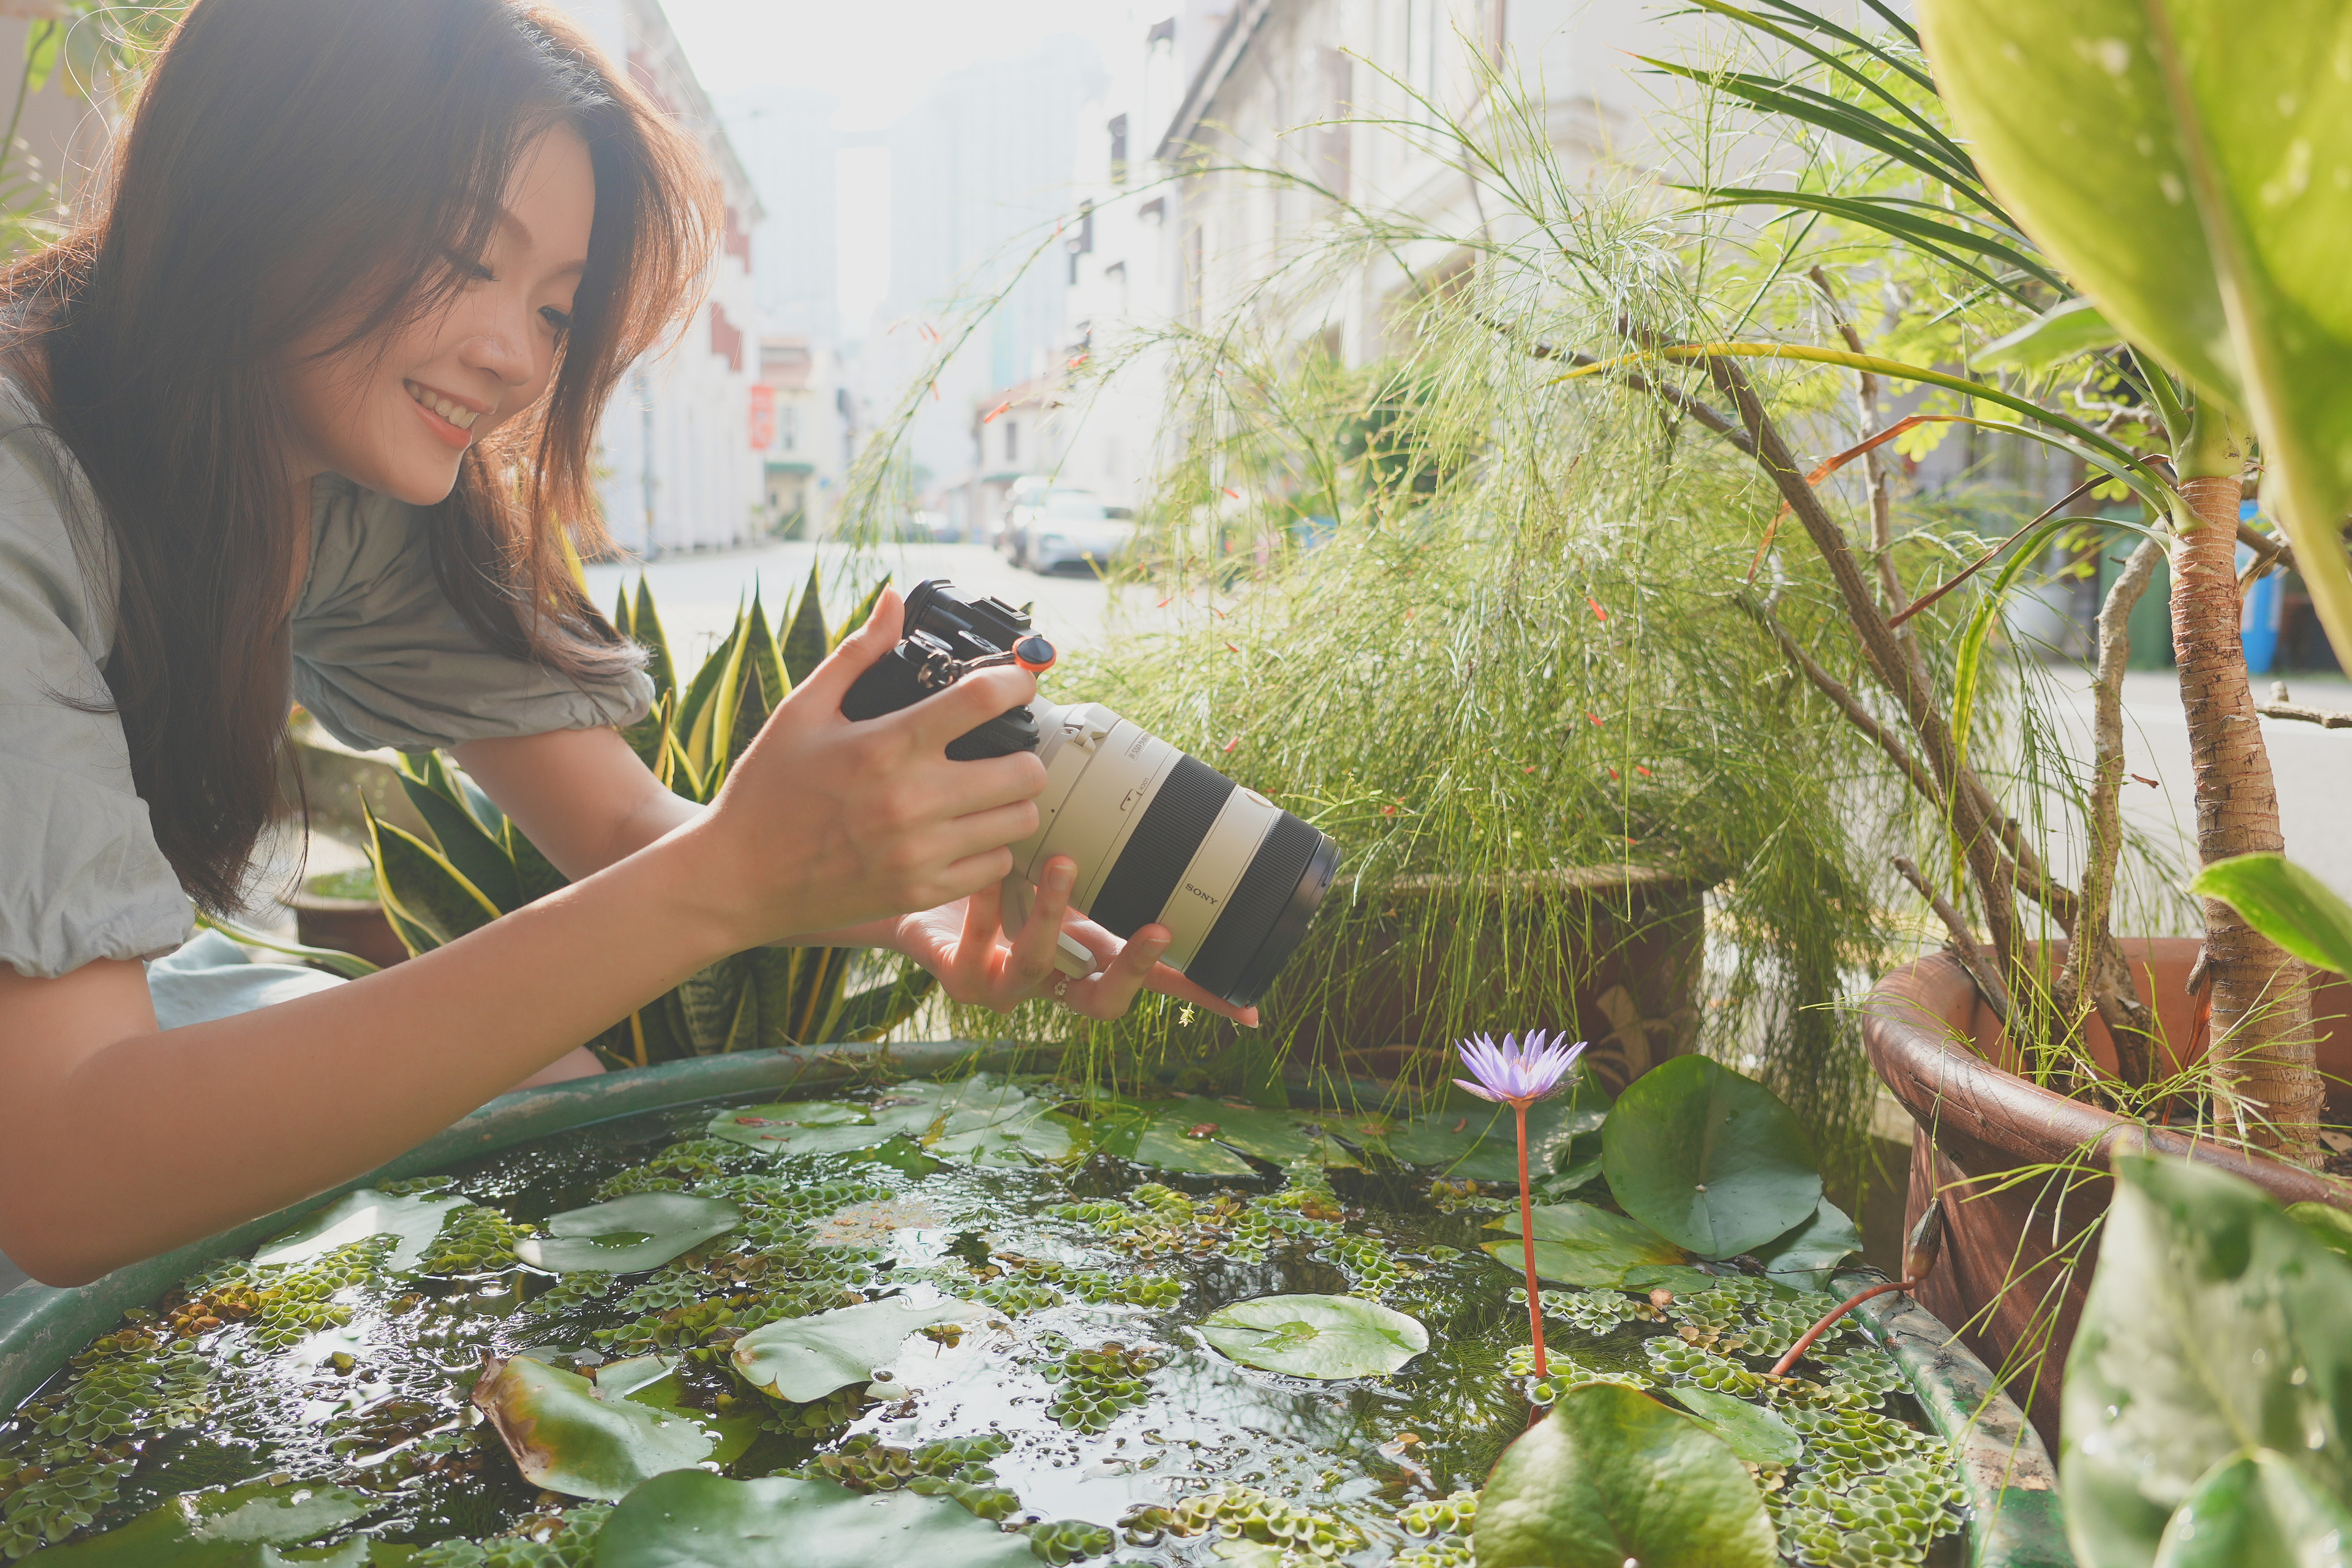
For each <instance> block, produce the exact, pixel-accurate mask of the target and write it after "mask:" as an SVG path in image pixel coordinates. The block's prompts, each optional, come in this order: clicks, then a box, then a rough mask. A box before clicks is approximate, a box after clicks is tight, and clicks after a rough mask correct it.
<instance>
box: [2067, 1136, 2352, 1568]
mask: <svg viewBox="0 0 2352 1568" xmlns="http://www.w3.org/2000/svg"><path fill="white" fill-rule="evenodd" d="M2114 1169H2115V1176H2116V1191H2115V1201H2114V1203H2113V1205H2112V1206H2110V1207H2109V1209H2108V1210H2107V1216H2106V1222H2105V1228H2104V1229H2103V1230H2102V1231H2101V1233H2100V1237H2099V1268H2098V1272H2097V1274H2096V1275H2095V1277H2094V1278H2093V1279H2092V1281H2091V1289H2090V1294H2089V1296H2088V1298H2087V1299H2086V1300H2085V1301H2084V1307H2083V1319H2082V1327H2081V1328H2080V1330H2079V1331H2077V1332H2076V1334H2075V1338H2074V1349H2073V1351H2072V1352H2070V1353H2069V1354H2068V1356H2067V1358H2066V1381H2065V1385H2064V1392H2063V1396H2062V1399H2061V1419H2062V1429H2063V1433H2064V1442H2063V1457H2062V1458H2061V1460H2060V1464H2059V1469H2058V1478H2059V1486H2060V1489H2061V1491H2062V1493H2063V1500H2064V1502H2065V1507H2066V1530H2067V1535H2068V1537H2069V1539H2070V1540H2071V1541H2072V1542H2074V1552H2075V1555H2076V1556H2077V1557H2078V1558H2079V1559H2080V1560H2081V1561H2082V1563H2083V1564H2084V1568H2147V1564H2148V1563H2150V1562H2152V1561H2153V1560H2154V1559H2155V1556H2156V1553H2157V1551H2158V1545H2159V1542H2160V1540H2161V1538H2162V1537H2163V1535H2164V1533H2165V1530H2166V1526H2167V1523H2168V1521H2169V1520H2171V1518H2172V1517H2173V1514H2174V1513H2175V1511H2176V1510H2179V1508H2180V1507H2181V1506H2182V1505H2183V1504H2184V1503H2187V1502H2188V1501H2189V1499H2190V1497H2191V1495H2192V1494H2194V1493H2195V1492H2196V1491H2197V1490H2198V1489H2199V1487H2200V1484H2201V1483H2202V1482H2203V1481H2204V1480H2205V1479H2206V1478H2207V1476H2208V1475H2209V1474H2210V1472H2212V1471H2213V1469H2214V1468H2215V1467H2216V1466H2219V1465H2221V1464H2224V1463H2225V1462H2227V1461H2230V1460H2232V1459H2234V1458H2237V1457H2238V1456H2240V1455H2241V1454H2242V1453H2243V1452H2244V1451H2245V1450H2247V1449H2250V1448H2267V1449H2270V1450H2272V1451H2273V1452H2274V1453H2277V1454H2282V1455H2285V1456H2287V1457H2288V1458H2289V1460H2290V1461H2291V1462H2292V1463H2293V1464H2294V1467H2295V1468H2296V1469H2297V1470H2299V1471H2300V1472H2301V1473H2302V1475H2303V1476H2304V1478H2305V1479H2306V1480H2308V1481H2309V1482H2310V1483H2311V1484H2312V1486H2313V1487H2315V1489H2317V1490H2318V1491H2320V1492H2321V1493H2323V1494H2325V1495H2327V1496H2330V1497H2336V1498H2345V1497H2352V1442H2347V1436H2352V1261H2347V1259H2346V1258H2343V1257H2342V1256H2340V1255H2339V1254H2337V1253H2336V1252H2335V1251H2333V1250H2331V1249H2330V1248H2329V1247H2326V1245H2324V1244H2323V1243H2322V1242H2321V1241H2320V1239H2319V1238H2318V1237H2315V1235H2313V1234H2312V1232H2311V1231H2310V1230H2309V1229H2308V1228H2307V1227H2305V1226H2302V1225H2299V1224H2297V1223H2296V1222H2295V1221H2294V1220H2293V1219H2291V1218H2289V1217H2288V1216H2287V1215H2285V1214H2284V1213H2282V1212H2281V1211H2280V1209H2279V1207H2278V1205H2275V1204H2273V1202H2272V1201H2271V1200H2270V1199H2269V1198H2268V1197H2267V1196H2265V1195H2264V1194H2263V1192H2262V1190H2261V1189H2260V1188H2258V1187H2256V1186H2254V1185H2253V1184H2252V1183H2250V1182H2246V1181H2244V1180H2242V1179H2241V1178H2239V1177H2237V1176H2233V1175H2231V1174H2229V1173H2226V1172H2222V1171H2218V1170H2214V1169H2212V1168H2211V1167H2210V1166H2205V1165H2195V1164H2190V1163H2188V1162H2186V1161H2179V1160H2158V1159H2148V1158H2118V1159H2117V1160H2116V1162H2115V1166H2114ZM2249 1484H2251V1483H2249Z"/></svg>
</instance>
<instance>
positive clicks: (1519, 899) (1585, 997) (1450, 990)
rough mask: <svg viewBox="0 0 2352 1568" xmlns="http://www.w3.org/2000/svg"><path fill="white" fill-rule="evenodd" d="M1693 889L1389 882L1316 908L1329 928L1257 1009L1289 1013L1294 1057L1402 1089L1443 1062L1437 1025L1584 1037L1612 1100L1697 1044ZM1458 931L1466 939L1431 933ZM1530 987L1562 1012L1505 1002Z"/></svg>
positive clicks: (1442, 1029) (1609, 878)
mask: <svg viewBox="0 0 2352 1568" xmlns="http://www.w3.org/2000/svg"><path fill="white" fill-rule="evenodd" d="M1705 900H1706V886H1705V884H1703V883H1701V882H1698V881H1696V880H1693V879H1690V878H1687V877H1684V876H1679V875H1676V874H1675V873H1673V872H1669V871H1664V870H1660V869H1657V868H1651V867H1642V866H1596V867H1572V868H1562V869H1558V870H1550V871H1538V872H1530V873H1525V874H1521V875H1515V876H1512V877H1508V878H1503V877H1480V878H1465V877H1403V878H1399V879H1395V880H1393V881H1391V882H1389V883H1387V884H1385V885H1383V886H1381V887H1379V888H1378V889H1367V890H1366V891H1365V892H1364V893H1363V894H1362V895H1361V896H1360V900H1359V901H1358V902H1357V903H1356V905H1354V906H1353V907H1352V908H1349V909H1346V910H1339V909H1327V910H1324V911H1323V916H1322V918H1323V919H1324V920H1326V921H1332V929H1331V930H1330V931H1328V932H1318V933H1317V938H1318V941H1317V951H1316V952H1314V953H1312V954H1307V953H1302V954H1301V955H1300V957H1299V960H1298V961H1297V962H1295V963H1292V964H1290V965H1289V967H1288V969H1287V970H1286V972H1285V973H1284V975H1283V978H1282V980H1281V982H1279V983H1278V984H1277V985H1276V990H1275V992H1274V994H1272V995H1271V996H1269V997H1268V998H1267V1000H1266V1004H1265V1007H1266V1014H1267V1016H1268V1017H1269V1018H1276V1019H1281V1018H1297V1019H1299V1020H1300V1024H1299V1026H1298V1029H1297V1033H1296V1035H1295V1036H1293V1037H1292V1044H1291V1058H1292V1060H1293V1061H1294V1062H1297V1063H1303V1064H1307V1065H1309V1066H1311V1067H1315V1068H1334V1069H1344V1070H1346V1071H1348V1072H1350V1073H1353V1074H1356V1075H1358V1076H1360V1077H1367V1078H1376V1079H1404V1080H1408V1081H1415V1082H1418V1081H1421V1080H1422V1079H1426V1078H1429V1077H1431V1076H1433V1075H1436V1074H1439V1073H1442V1072H1443V1071H1444V1069H1445V1068H1446V1052H1447V1050H1448V1048H1449V1047H1451V1046H1452V1044H1453V1040H1452V1038H1451V1034H1452V1033H1453V1031H1452V1030H1451V1029H1449V1027H1448V1020H1449V1019H1456V1020H1458V1019H1462V1018H1467V1019H1469V1020H1471V1022H1470V1023H1469V1024H1468V1025H1467V1027H1469V1028H1472V1029H1485V1030H1491V1031H1492V1032H1493V1033H1495V1034H1496V1035H1498V1036H1499V1035H1501V1034H1502V1033H1503V1032H1504V1031H1505V1030H1512V1031H1524V1030H1527V1029H1534V1028H1546V1029H1566V1030H1567V1031H1569V1036H1568V1037H1569V1038H1570V1039H1581V1040H1589V1041H1591V1047H1590V1049H1589V1050H1588V1051H1587V1053H1586V1060H1587V1061H1588V1062H1589V1063H1590V1064H1591V1070H1592V1072H1593V1074H1594V1075H1595V1077H1597V1078H1598V1079H1600V1080H1601V1082H1602V1083H1603V1084H1604V1085H1606V1086H1607V1087H1608V1089H1610V1091H1611V1092H1612V1093H1614V1092H1615V1091H1616V1090H1618V1089H1622V1088H1623V1087H1624V1085H1625V1084H1626V1083H1627V1082H1629V1081H1630V1080H1632V1079H1634V1078H1636V1077H1639V1076H1640V1075H1641V1074H1642V1073H1643V1072H1646V1071H1648V1070H1649V1069H1650V1068H1652V1067H1653V1066H1654V1065H1656V1064H1657V1063H1658V1062H1661V1061H1664V1060H1665V1059H1666V1058H1668V1057H1673V1056H1679V1055H1681V1054H1683V1053H1684V1052H1685V1051H1687V1050H1689V1049H1690V1048H1691V1047H1692V1045H1693V1044H1694V1042H1695V1041H1696V1038H1697V1035H1698V1021H1699V1013H1698V998H1697V985H1698V979H1699V973H1700V959H1701V955H1702V951H1703V947H1704V943H1705V941H1706V907H1705ZM1474 901H1475V904H1477V905H1479V906H1482V907H1479V908H1476V909H1475V910H1473V909H1472V908H1471V905H1472V904H1473V903H1474ZM1335 902H1336V900H1335ZM1335 915H1336V916H1338V917H1339V918H1338V919H1337V920H1336V921H1333V920H1332V917H1333V916H1335ZM1461 930H1475V931H1476V932H1477V935H1476V937H1475V940H1474V941H1473V942H1468V943H1465V942H1454V941H1448V940H1446V939H1445V937H1444V933H1445V932H1447V931H1461ZM1433 933H1434V936H1435V940H1432V938H1433ZM1331 976H1343V977H1345V978H1344V981H1341V982H1334V981H1333V980H1331V979H1330V978H1328V977H1331ZM1342 986H1344V988H1341V987H1342ZM1531 991H1549V992H1552V993H1553V994H1559V993H1560V992H1565V993H1567V994H1570V996H1571V997H1572V998H1573V1001H1574V1013H1575V1016H1573V1017H1570V1018H1549V1017H1530V1016H1524V1015H1522V1014H1521V1012H1520V1011H1519V1005H1518V1004H1517V1001H1516V998H1517V997H1518V996H1521V995H1525V994H1528V993H1529V992H1531ZM1465 998H1466V1000H1465Z"/></svg>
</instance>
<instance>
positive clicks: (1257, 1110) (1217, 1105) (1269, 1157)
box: [1161, 1094, 1327, 1165]
mask: <svg viewBox="0 0 2352 1568" xmlns="http://www.w3.org/2000/svg"><path fill="white" fill-rule="evenodd" d="M1161 1114H1162V1115H1164V1116H1167V1117H1170V1118H1172V1119H1174V1120H1177V1121H1181V1122H1182V1123H1183V1125H1184V1126H1186V1127H1188V1128H1192V1127H1206V1128H1210V1129H1213V1131H1209V1132H1207V1133H1206V1134H1204V1136H1207V1137H1210V1138H1213V1139H1215V1140H1216V1141H1217V1142H1220V1143H1223V1144H1224V1145H1225V1146H1226V1147H1227V1148H1229V1149H1234V1150H1236V1151H1238V1152H1241V1153H1244V1154H1253V1155H1255V1156H1256V1157H1257V1158H1258V1159H1261V1160H1265V1161H1268V1162H1270V1163H1274V1164H1276V1165H1292V1164H1298V1163H1307V1164H1319V1163H1321V1159H1322V1155H1323V1153H1324V1150H1325V1144H1326V1142H1327V1141H1326V1140H1325V1139H1323V1138H1320V1137H1318V1136H1316V1135H1314V1134H1311V1133H1309V1132H1308V1131H1307V1130H1306V1129H1305V1128H1303V1127H1301V1126H1299V1125H1298V1121H1297V1118H1295V1117H1294V1116H1292V1115H1291V1113H1290V1112H1289V1111H1287V1110H1265V1108H1264V1107H1262V1106H1255V1105H1227V1104H1225V1103H1223V1101H1222V1100H1202V1098H1201V1097H1199V1096H1198V1095H1192V1094H1185V1095H1179V1096H1178V1097H1177V1098H1175V1099H1174V1100H1170V1101H1169V1102H1168V1108H1167V1110H1164V1111H1162V1112H1161Z"/></svg>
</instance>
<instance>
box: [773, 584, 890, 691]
mask: <svg viewBox="0 0 2352 1568" xmlns="http://www.w3.org/2000/svg"><path fill="white" fill-rule="evenodd" d="M906 620H907V616H906V607H905V605H904V604H903V603H902V602H901V601H900V599H899V597H898V590H897V589H896V588H885V589H883V590H882V594H881V596H880V597H879V598H877V599H876V600H875V601H874V613H873V614H872V615H870V616H866V624H865V625H864V626H860V627H858V628H857V629H856V631H854V632H852V633H850V634H849V636H847V637H844V638H843V639H842V642H841V646H840V647H837V648H835V649H834V650H833V652H831V653H830V654H828V655H826V656H825V659H824V663H822V664H820V665H818V666H817V667H816V668H814V669H813V670H811V671H809V677H808V679H806V680H803V681H802V682H801V683H800V684H799V685H798V686H795V687H794V688H793V689H792V691H791V692H790V693H789V694H787V696H786V697H785V699H784V700H785V701H787V702H789V701H793V700H795V699H797V700H800V701H803V702H807V703H814V704H815V705H816V707H817V708H818V709H819V710H821V711H823V712H827V713H837V712H839V711H840V710H841V700H842V698H843V697H844V696H845V695H847V693H848V691H849V688H850V686H851V685H852V684H853V683H854V682H856V679H857V678H858V677H859V676H861V675H863V674H865V673H866V670H867V669H868V668H872V667H873V665H874V664H875V663H876V662H877V660H879V659H880V658H882V656H883V655H884V654H886V653H888V652H889V651H890V650H891V649H892V648H894V647H898V637H899V634H900V632H901V631H902V630H903V629H904V628H905V626H906Z"/></svg>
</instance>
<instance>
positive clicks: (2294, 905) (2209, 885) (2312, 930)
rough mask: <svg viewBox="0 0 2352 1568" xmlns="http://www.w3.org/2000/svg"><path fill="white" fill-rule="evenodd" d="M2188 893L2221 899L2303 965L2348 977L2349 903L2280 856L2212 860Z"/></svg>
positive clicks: (2351, 957)
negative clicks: (2329, 970)
mask: <svg viewBox="0 0 2352 1568" xmlns="http://www.w3.org/2000/svg"><path fill="white" fill-rule="evenodd" d="M2189 891H2190V892H2192V893H2200V894H2202V895H2204V896H2205V897H2207V898H2209V899H2220V900H2222V901H2224V902H2225V903H2227V904H2228V905H2229V906H2230V907H2231V909H2233V910H2237V911H2238V912H2239V913H2240V914H2242V915H2243V916H2245V917H2246V923H2247V924H2248V925H2250V926H2252V927H2253V928H2254V929H2255V930H2256V931H2260V932H2262V933H2263V935H2264V936H2266V937H2268V938H2270V939H2271V940H2272V941H2273V942H2276V943H2278V944H2279V945H2280V946H2281V947H2283V948H2284V949H2286V950H2287V951H2288V952H2291V953H2293V954H2294V955H2295V956H2296V957H2297V958H2300V959H2302V960H2303V961H2304V962H2305V963H2312V964H2316V965H2317V966H2319V967H2320V968H2322V969H2332V970H2334V971H2335V972H2336V973H2338V974H2345V975H2352V904H2347V903H2346V902H2345V901H2344V900H2342V899H2339V898H2337V897H2336V894H2335V892H2334V891H2333V890H2332V889H2329V887H2328V886H2327V884H2326V883H2325V882H2322V881H2321V880H2320V879H2318V878H2316V877H2315V876H2313V875H2312V874H2311V873H2310V872H2308V871H2306V870H2305V869H2304V868H2302V867H2300V866H2298V865H2296V864H2295V863H2294V861H2292V860H2290V859H2288V858H2286V857H2285V856H2284V855H2233V856H2231V858H2229V859H2227V860H2216V861H2214V862H2213V864H2211V865H2210V866H2208V867H2206V868H2204V869H2203V870H2202V871H2200V872H2198V873H2197V879H2196V880H2195V881H2193V882H2191V883H2189Z"/></svg>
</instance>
